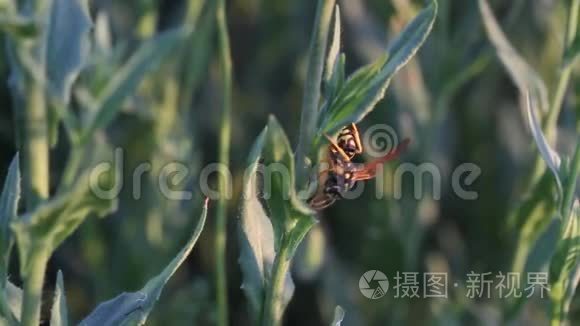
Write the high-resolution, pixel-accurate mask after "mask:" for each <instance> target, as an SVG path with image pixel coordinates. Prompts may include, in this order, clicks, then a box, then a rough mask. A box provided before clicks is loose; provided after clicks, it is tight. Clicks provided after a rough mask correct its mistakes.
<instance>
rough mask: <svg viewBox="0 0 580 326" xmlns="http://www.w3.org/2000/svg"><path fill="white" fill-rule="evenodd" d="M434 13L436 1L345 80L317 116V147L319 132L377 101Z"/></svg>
mask: <svg viewBox="0 0 580 326" xmlns="http://www.w3.org/2000/svg"><path fill="white" fill-rule="evenodd" d="M436 16H437V1H435V0H433V1H431V4H430V5H429V6H428V7H427V8H425V9H423V10H422V11H421V12H420V13H419V14H418V15H417V17H415V18H414V19H413V21H411V22H410V23H409V24H408V25H407V26H406V27H405V29H404V30H403V31H402V32H401V34H400V35H399V36H398V37H397V39H395V40H394V41H393V43H392V44H391V45H390V47H389V48H388V50H387V53H386V54H385V55H383V56H382V57H381V58H379V59H377V60H376V61H375V62H374V63H372V64H370V65H368V66H366V67H363V68H361V69H359V70H358V71H357V72H355V73H354V74H353V75H352V76H351V77H349V79H348V80H347V81H346V82H345V84H344V86H343V87H342V89H341V90H340V92H339V93H338V94H337V96H336V98H335V99H334V100H333V101H332V102H331V103H330V104H329V106H328V108H327V109H326V110H325V112H324V113H323V114H321V116H320V120H319V125H318V130H319V132H318V134H317V135H316V137H317V138H316V139H315V141H314V142H313V146H315V147H317V146H318V142H319V140H320V139H321V138H320V137H321V135H322V133H331V134H332V133H334V132H336V131H338V130H339V129H340V128H342V127H344V126H345V125H347V124H349V123H351V122H355V123H356V122H358V121H360V120H362V119H363V118H364V117H365V116H366V115H367V114H368V113H369V112H370V111H372V109H373V108H374V107H375V105H376V104H377V102H379V101H380V100H381V99H382V98H383V96H384V94H385V91H386V89H387V87H388V86H389V83H390V81H391V78H392V77H393V76H394V75H395V74H396V73H397V72H398V71H399V70H400V69H401V68H402V67H403V66H404V65H405V64H406V63H407V62H409V60H411V58H412V57H413V56H414V55H415V54H416V53H417V51H418V50H419V48H420V47H421V46H422V45H423V43H424V42H425V40H426V39H427V36H428V35H429V33H430V32H431V28H432V27H433V23H434V21H435V17H436Z"/></svg>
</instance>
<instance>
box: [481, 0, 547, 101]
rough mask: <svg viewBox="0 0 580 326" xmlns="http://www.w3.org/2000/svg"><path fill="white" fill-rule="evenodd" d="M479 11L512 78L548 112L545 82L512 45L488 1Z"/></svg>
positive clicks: (482, 2)
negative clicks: (530, 93)
mask: <svg viewBox="0 0 580 326" xmlns="http://www.w3.org/2000/svg"><path fill="white" fill-rule="evenodd" d="M479 9H480V11H481V16H482V19H483V24H484V26H485V31H486V33H487V36H488V38H489V40H490V42H491V43H492V44H493V46H494V48H495V51H496V52H497V55H498V57H499V58H500V60H501V63H502V64H503V65H504V67H505V68H506V69H507V71H508V72H509V74H510V77H511V78H512V80H513V81H514V83H515V84H516V85H517V87H518V88H519V89H520V92H521V93H522V94H524V93H526V91H527V90H529V91H530V92H532V96H533V97H535V98H538V101H539V103H538V105H539V108H540V109H541V110H542V112H546V111H547V110H548V91H547V88H546V85H545V84H544V81H543V80H542V78H541V77H540V76H539V75H538V73H537V72H536V71H535V70H534V69H533V68H532V67H531V66H530V65H529V64H528V63H527V62H526V61H525V60H524V59H523V58H522V56H521V55H520V54H519V53H518V52H517V51H516V50H515V49H514V47H513V46H512V45H511V44H510V42H509V40H508V39H507V37H506V36H505V34H504V33H503V31H502V30H501V27H500V26H499V24H498V22H497V20H496V18H495V16H494V15H493V12H492V11H491V8H490V6H489V3H488V2H487V0H479Z"/></svg>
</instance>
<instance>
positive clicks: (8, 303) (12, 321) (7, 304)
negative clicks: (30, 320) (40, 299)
mask: <svg viewBox="0 0 580 326" xmlns="http://www.w3.org/2000/svg"><path fill="white" fill-rule="evenodd" d="M2 291H3V292H4V293H2V300H3V301H2V302H0V305H2V307H1V308H2V309H1V310H0V316H2V318H4V319H5V321H6V322H7V325H19V322H20V315H21V308H22V290H21V289H20V288H19V287H17V286H16V285H14V284H12V283H11V282H10V281H8V282H6V288H5V289H4V290H2ZM7 314H9V315H8V316H7Z"/></svg>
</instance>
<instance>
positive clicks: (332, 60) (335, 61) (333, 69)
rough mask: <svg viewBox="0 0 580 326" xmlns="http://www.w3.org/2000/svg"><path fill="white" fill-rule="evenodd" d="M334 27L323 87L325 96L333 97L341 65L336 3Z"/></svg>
mask: <svg viewBox="0 0 580 326" xmlns="http://www.w3.org/2000/svg"><path fill="white" fill-rule="evenodd" d="M333 25H334V28H333V32H332V35H333V36H332V41H331V43H330V48H329V49H328V55H327V56H326V66H325V68H324V80H323V89H324V93H325V98H326V99H327V100H328V99H332V98H333V97H334V94H335V93H336V91H337V90H339V88H338V86H339V85H338V84H339V78H338V75H339V73H340V72H339V71H340V69H339V65H340V37H341V26H340V8H339V6H338V5H336V7H335V9H334V22H333Z"/></svg>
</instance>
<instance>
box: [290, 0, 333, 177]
mask: <svg viewBox="0 0 580 326" xmlns="http://www.w3.org/2000/svg"><path fill="white" fill-rule="evenodd" d="M335 2H336V0H319V1H318V7H317V9H316V20H315V22H314V29H313V31H312V35H313V38H312V39H311V40H310V50H309V55H308V73H307V76H306V82H305V85H304V98H303V99H302V114H301V116H300V134H299V137H298V147H297V148H296V168H297V176H296V178H297V183H296V184H297V186H298V187H299V188H300V187H303V186H304V184H305V182H306V177H307V175H308V174H307V173H306V172H307V166H306V157H307V155H308V154H309V153H308V151H309V147H310V146H309V144H310V141H312V139H313V138H314V132H315V130H316V120H317V119H318V104H319V101H320V85H321V83H322V73H323V71H324V62H325V58H324V55H325V53H326V45H327V40H328V31H329V28H330V19H331V18H332V11H333V9H334V4H335Z"/></svg>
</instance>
